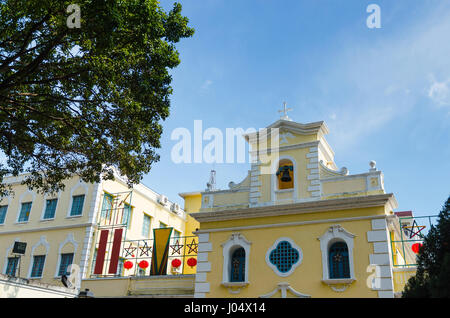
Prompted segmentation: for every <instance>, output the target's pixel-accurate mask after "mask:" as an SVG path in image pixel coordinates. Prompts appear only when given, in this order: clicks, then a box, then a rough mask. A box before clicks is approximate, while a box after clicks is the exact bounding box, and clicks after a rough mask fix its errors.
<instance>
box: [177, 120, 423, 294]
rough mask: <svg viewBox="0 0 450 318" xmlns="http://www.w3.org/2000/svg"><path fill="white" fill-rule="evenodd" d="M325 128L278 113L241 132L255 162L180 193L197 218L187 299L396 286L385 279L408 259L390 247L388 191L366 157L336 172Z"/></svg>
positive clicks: (410, 256)
mask: <svg viewBox="0 0 450 318" xmlns="http://www.w3.org/2000/svg"><path fill="white" fill-rule="evenodd" d="M327 133H328V128H327V126H326V124H325V123H324V122H322V121H321V122H314V123H308V124H301V123H297V122H293V121H291V120H290V119H289V118H288V117H287V116H285V117H284V118H283V119H280V120H278V121H276V122H275V123H273V124H272V125H270V126H268V127H267V129H266V130H265V131H260V132H259V133H253V134H247V135H246V136H245V138H246V140H247V141H248V142H249V144H250V146H251V149H252V151H251V152H252V155H253V158H254V161H253V163H252V164H251V170H249V172H248V175H247V176H245V178H244V179H243V180H242V181H241V182H240V183H234V182H230V184H229V189H226V190H211V191H199V192H187V193H181V194H180V195H181V196H182V197H183V198H184V199H185V210H186V211H189V212H190V213H191V215H192V216H193V217H194V218H195V219H196V220H197V221H199V222H200V228H199V230H198V231H196V232H195V233H196V234H197V235H198V239H199V249H198V257H197V259H198V264H197V274H196V282H195V297H220V298H228V297H382V298H384V297H388V298H390V297H394V294H395V292H399V291H401V290H402V289H403V285H404V280H403V282H401V281H400V280H398V279H397V280H396V279H394V276H395V275H397V276H398V275H404V274H405V273H407V275H409V276H410V275H411V273H414V271H415V267H413V266H409V264H414V260H415V255H414V253H409V252H408V253H406V254H405V253H404V252H399V248H398V247H397V245H398V243H397V242H396V240H395V237H398V235H399V233H400V223H399V217H398V216H397V215H396V214H395V213H394V209H396V208H397V201H396V199H395V196H394V195H393V194H392V193H385V190H384V176H383V173H382V172H381V171H379V170H378V169H377V167H376V163H375V162H374V161H371V162H370V164H369V167H368V171H366V172H363V173H358V174H350V173H349V171H348V169H347V168H341V169H338V167H337V166H336V164H335V161H334V152H333V150H332V149H331V147H330V145H329V144H328V143H327V141H326V139H325V135H326V134H327ZM263 136H266V137H267V138H265V139H264V138H262V137H263ZM394 236H395V237H394ZM407 244H410V243H407ZM393 250H394V254H395V257H394V254H393ZM400 254H402V255H401V256H400ZM400 258H403V260H404V264H403V265H404V266H402V267H395V265H397V262H399V261H400ZM394 267H395V268H394Z"/></svg>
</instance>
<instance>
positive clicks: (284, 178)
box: [276, 159, 294, 190]
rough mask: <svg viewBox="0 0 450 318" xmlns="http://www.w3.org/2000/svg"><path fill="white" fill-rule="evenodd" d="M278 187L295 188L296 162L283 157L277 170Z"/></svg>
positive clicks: (280, 188)
mask: <svg viewBox="0 0 450 318" xmlns="http://www.w3.org/2000/svg"><path fill="white" fill-rule="evenodd" d="M276 176H277V180H278V189H279V190H282V189H292V188H294V164H293V163H292V161H291V160H289V159H282V160H280V162H279V164H278V170H277V172H276Z"/></svg>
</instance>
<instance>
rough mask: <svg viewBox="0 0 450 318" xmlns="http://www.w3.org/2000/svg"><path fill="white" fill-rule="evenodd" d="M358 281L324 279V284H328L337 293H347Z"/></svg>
mask: <svg viewBox="0 0 450 318" xmlns="http://www.w3.org/2000/svg"><path fill="white" fill-rule="evenodd" d="M354 281H356V279H354V278H331V279H322V282H323V283H325V284H327V285H328V286H329V287H330V288H331V289H332V290H334V291H335V292H337V293H341V292H343V291H345V290H346V289H347V288H348V286H350V285H351V284H352V283H353V282H354Z"/></svg>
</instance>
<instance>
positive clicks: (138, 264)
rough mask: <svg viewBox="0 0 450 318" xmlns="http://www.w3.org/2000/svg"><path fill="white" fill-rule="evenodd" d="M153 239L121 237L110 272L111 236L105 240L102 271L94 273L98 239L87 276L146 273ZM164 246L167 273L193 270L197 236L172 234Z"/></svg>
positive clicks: (112, 239)
mask: <svg viewBox="0 0 450 318" xmlns="http://www.w3.org/2000/svg"><path fill="white" fill-rule="evenodd" d="M153 243H154V240H153V239H140V240H128V239H125V240H123V241H122V242H121V246H120V252H119V255H120V256H119V260H118V264H117V270H116V271H115V272H114V273H111V272H110V271H109V270H108V269H109V268H110V264H111V261H112V256H111V255H112V254H113V244H114V238H112V237H110V238H109V239H108V241H107V243H106V250H105V258H104V261H103V264H104V265H103V270H102V271H101V273H94V267H95V265H96V262H97V251H98V249H99V242H97V244H96V250H95V253H94V259H93V261H92V267H91V275H90V276H91V277H92V278H94V277H124V276H149V275H150V267H151V264H152V252H153V248H154V245H153ZM167 248H168V250H167V270H166V273H165V274H166V275H180V274H195V272H196V265H197V253H198V238H197V236H182V237H171V238H170V240H169V244H168V247H167Z"/></svg>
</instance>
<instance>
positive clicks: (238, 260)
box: [230, 247, 245, 282]
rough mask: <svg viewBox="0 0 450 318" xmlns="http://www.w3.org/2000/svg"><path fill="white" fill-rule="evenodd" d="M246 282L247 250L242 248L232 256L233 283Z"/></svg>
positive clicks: (231, 276)
mask: <svg viewBox="0 0 450 318" xmlns="http://www.w3.org/2000/svg"><path fill="white" fill-rule="evenodd" d="M244 280H245V250H244V248H242V247H240V248H238V249H237V250H235V251H234V252H233V254H232V255H231V275H230V281H231V282H243V281H244Z"/></svg>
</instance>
